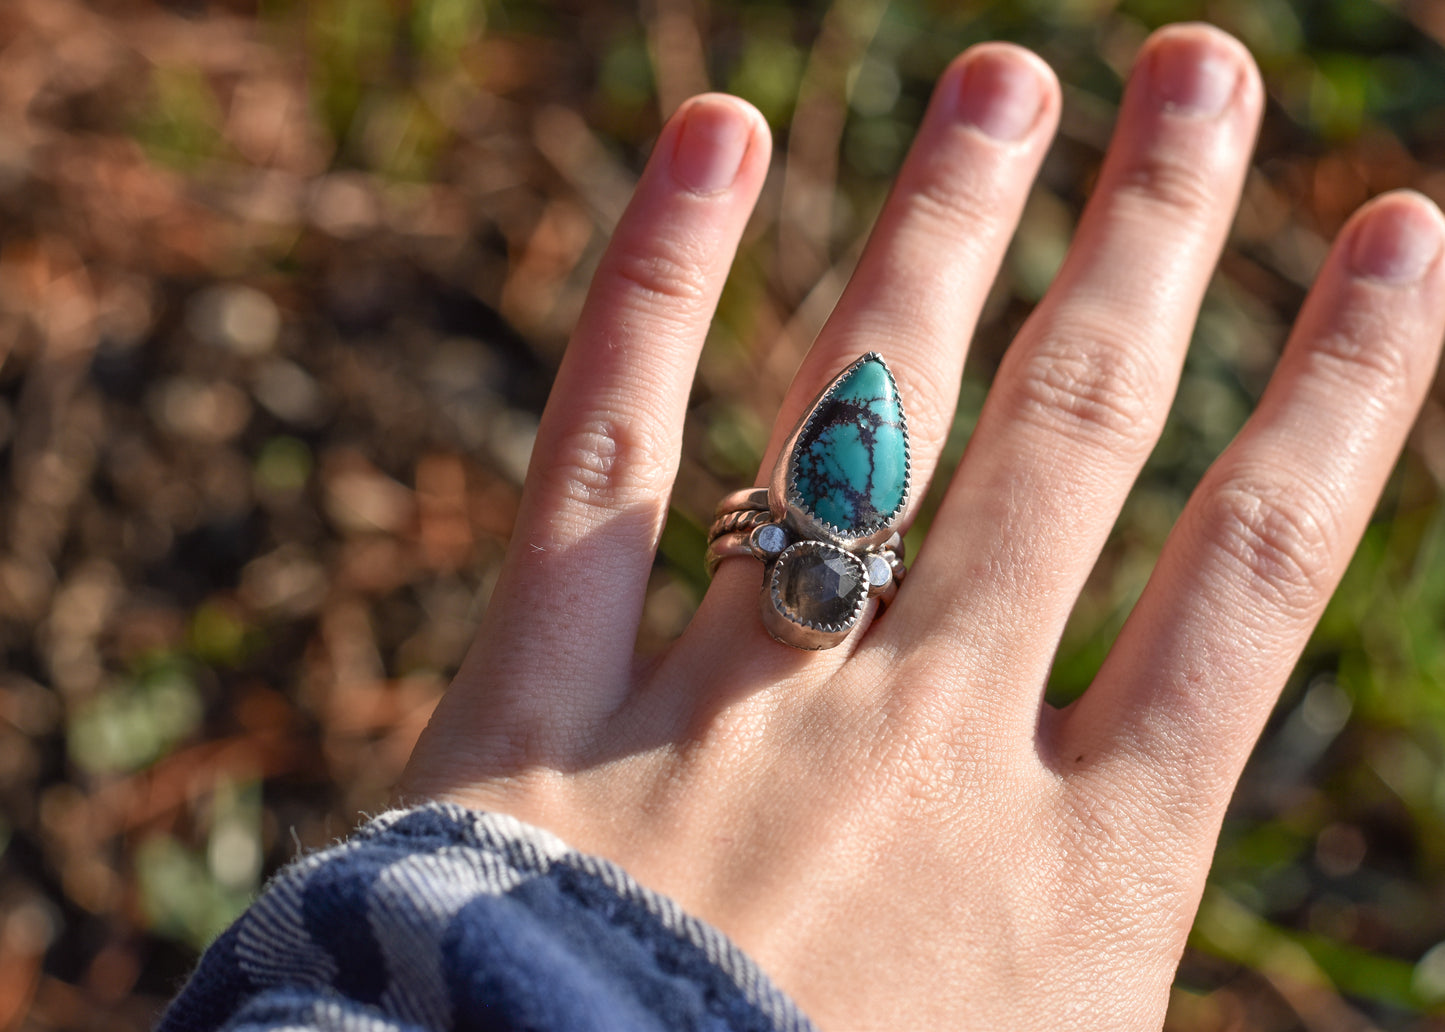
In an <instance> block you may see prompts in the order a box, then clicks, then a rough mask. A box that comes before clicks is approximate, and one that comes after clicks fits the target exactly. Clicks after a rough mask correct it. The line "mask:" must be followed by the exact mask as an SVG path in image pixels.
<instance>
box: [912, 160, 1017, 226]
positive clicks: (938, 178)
mask: <svg viewBox="0 0 1445 1032" xmlns="http://www.w3.org/2000/svg"><path fill="white" fill-rule="evenodd" d="M999 204H1000V201H999V198H998V197H996V196H992V195H991V193H990V192H989V191H987V190H985V189H984V188H983V187H981V186H980V185H979V184H978V183H976V182H972V181H970V179H969V177H965V176H960V175H959V174H958V168H957V166H954V165H947V166H945V165H944V163H942V162H937V163H933V164H930V165H929V166H928V167H926V168H924V169H922V170H921V171H920V172H919V175H918V177H917V178H916V179H915V180H914V182H913V183H912V184H910V190H909V196H908V213H909V216H910V221H912V222H913V223H914V224H915V225H917V226H920V227H922V228H923V229H925V230H926V231H927V232H928V233H930V234H932V235H935V236H942V237H945V238H947V239H948V240H949V241H950V242H951V243H953V245H954V246H957V242H958V241H960V240H962V241H968V240H972V239H974V238H975V236H977V235H979V234H981V233H983V232H985V231H988V230H991V229H992V217H993V215H994V213H996V212H997V211H998V208H999Z"/></svg>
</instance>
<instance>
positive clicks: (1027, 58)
mask: <svg viewBox="0 0 1445 1032" xmlns="http://www.w3.org/2000/svg"><path fill="white" fill-rule="evenodd" d="M1058 107H1059V103H1058V86H1057V83H1056V82H1055V80H1054V77H1053V74H1052V73H1051V72H1050V71H1049V69H1048V67H1047V66H1046V65H1045V64H1044V63H1043V62H1042V61H1041V60H1039V59H1038V58H1037V57H1035V56H1034V55H1032V54H1030V53H1028V52H1027V51H1025V50H1023V49H1021V48H1019V47H1015V46H1011V45H1008V44H998V43H991V44H984V45H981V46H977V47H974V48H973V49H971V50H969V51H968V52H966V53H965V54H963V55H962V56H960V57H959V58H958V59H957V60H956V61H955V62H954V64H953V65H952V66H951V67H950V68H949V70H948V71H947V72H946V73H945V74H944V75H943V76H942V77H941V78H940V80H939V84H938V87H937V88H936V90H935V91H934V96H933V100H932V102H931V103H930V105H929V110H928V113H927V115H926V116H925V118H924V121H923V124H922V126H921V127H920V129H919V133H918V136H917V138H916V139H915V141H914V144H913V147H912V150H911V151H910V154H909V158H908V160H907V162H906V163H905V165H904V168H903V170H902V171H901V173H900V175H899V178H898V181H897V183H896V184H895V186H894V189H893V192H892V194H891V196H890V198H889V200H888V202H887V204H886V205H885V206H884V208H883V211H882V212H881V214H880V215H879V217H878V222H877V225H876V226H875V228H874V230H873V233H872V235H871V237H870V239H869V243H868V246H867V248H866V249H865V250H864V253H863V256H862V258H861V259H860V260H859V264H858V268H857V270H856V271H855V272H854V274H853V277H852V279H851V281H850V282H849V285H848V288H847V290H846V291H845V292H844V294H843V297H842V299H841V300H840V301H839V303H838V306H837V308H836V309H835V311H834V312H833V314H832V316H831V318H830V319H829V320H828V322H827V325H826V326H825V327H824V328H823V330H822V332H821V333H820V334H819V337H818V340H817V342H816V343H815V344H814V345H813V348H812V349H811V351H810V352H809V354H808V356H807V358H806V359H805V361H804V362H803V365H802V367H801V369H800V370H799V371H798V374H797V376H796V377H795V378H794V380H793V384H792V387H791V388H790V390H789V392H788V396H787V399H786V400H785V402H784V405H783V408H782V410H781V412H780V413H779V415H778V420H777V423H776V425H775V432H774V435H773V441H772V444H771V446H770V448H769V450H768V454H767V456H766V458H765V460H764V464H763V471H762V474H761V476H762V477H763V478H766V476H767V473H768V471H769V470H770V469H771V467H772V464H773V462H774V460H775V458H776V455H777V452H778V449H779V447H780V445H781V443H782V440H783V438H784V437H785V436H786V434H787V432H788V431H789V430H790V429H791V427H792V425H793V424H794V422H795V421H796V420H797V419H798V417H799V416H800V415H801V414H802V412H803V410H804V408H805V407H806V406H807V405H808V403H809V401H810V400H811V399H812V398H813V397H814V396H815V395H816V394H817V392H818V391H819V390H820V389H821V388H822V387H823V386H824V385H825V384H826V383H827V382H828V381H829V380H831V379H832V378H833V377H834V376H835V375H836V374H837V373H838V372H839V371H841V370H842V369H843V368H844V367H846V366H847V365H848V364H849V363H850V362H852V361H853V360H855V359H856V358H858V357H859V355H861V354H863V353H864V352H867V351H878V352H880V353H882V354H883V356H884V358H885V359H886V360H887V361H888V363H889V364H890V366H891V368H892V370H893V372H894V375H895V376H896V378H897V380H898V385H899V391H900V393H901V395H902V400H903V406H904V410H905V412H906V414H907V419H908V431H909V438H910V453H911V459H912V477H913V482H914V488H913V491H912V494H913V496H914V497H921V495H922V493H923V490H924V489H925V488H926V485H927V481H928V478H929V476H930V475H931V474H932V471H933V469H934V467H935V465H936V464H937V461H938V455H939V452H940V451H941V450H942V446H943V441H944V438H945V437H946V436H947V434H948V429H949V425H950V424H951V422H952V418H953V408H954V405H955V404H956V402H957V397H958V386H959V380H960V376H961V372H962V369H963V361H964V354H965V352H966V349H967V342H968V339H969V337H970V335H971V333H972V330H973V325H974V323H975V321H976V320H977V318H978V313H979V310H980V309H981V308H982V306H983V303H984V300H985V299H986V297H987V295H988V290H989V287H990V285H991V284H992V282H993V279H994V276H995V274H996V272H997V269H998V266H999V263H1000V262H1001V261H1002V258H1003V253H1004V250H1005V248H1006V247H1007V245H1008V240H1009V238H1010V236H1011V235H1012V233H1013V228H1014V225H1015V223H1016V222H1017V220H1018V217H1019V214H1020V211H1021V210H1022V208H1023V204H1024V201H1025V199H1026V197H1027V195H1028V189H1029V185H1030V184H1031V183H1032V181H1033V178H1034V175H1035V174H1036V172H1037V171H1038V166H1039V163H1040V162H1041V161H1042V159H1043V155H1044V152H1045V150H1046V149H1047V146H1048V142H1049V139H1050V138H1051V136H1052V132H1053V127H1054V124H1055V122H1056V120H1057V117H1058ZM903 519H904V520H906V519H907V514H906V513H905V514H904V516H903ZM757 577H758V571H757V567H756V566H755V565H752V564H747V563H724V564H723V566H722V567H721V568H720V569H719V571H718V578H717V581H716V583H715V584H714V586H713V589H712V590H711V591H709V592H708V598H707V601H706V602H705V603H704V608H703V610H702V611H701V612H700V613H699V618H698V619H697V620H696V621H695V623H694V626H695V627H705V628H706V629H707V633H705V634H704V633H701V632H696V633H694V634H693V635H691V637H692V639H693V643H694V646H695V647H706V646H707V645H708V643H709V642H712V643H716V642H719V641H733V642H734V647H735V643H736V640H737V639H736V638H735V637H734V635H733V634H726V633H724V634H720V633H718V631H719V626H720V622H722V621H729V620H731V621H740V622H746V624H747V625H748V626H750V627H751V628H753V631H752V632H751V633H755V634H757V635H758V636H759V637H761V636H762V632H761V629H760V628H759V627H758V625H757V607H756V606H755V605H751V604H749V603H748V600H749V599H750V598H752V597H753V596H755V595H756V594H757V590H758V584H757ZM736 633H747V632H745V631H744V628H742V627H738V628H736ZM759 644H760V647H761V648H764V649H765V650H766V651H765V654H773V655H784V653H781V652H778V651H777V650H775V649H773V648H772V647H771V646H763V645H762V643H761V642H760V643H759ZM846 651H847V650H844V649H839V650H836V652H835V653H833V655H834V656H835V657H836V660H841V658H842V656H843V654H844V653H845V652H846ZM836 660H835V661H836ZM732 665H733V664H732V663H729V664H725V665H724V666H723V669H729V668H731V667H732Z"/></svg>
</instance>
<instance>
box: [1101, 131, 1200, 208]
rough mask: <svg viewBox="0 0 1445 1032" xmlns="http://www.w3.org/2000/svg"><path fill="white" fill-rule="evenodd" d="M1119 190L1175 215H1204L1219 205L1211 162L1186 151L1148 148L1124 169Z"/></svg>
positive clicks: (1135, 156) (1125, 195)
mask: <svg viewBox="0 0 1445 1032" xmlns="http://www.w3.org/2000/svg"><path fill="white" fill-rule="evenodd" d="M1118 191H1119V193H1120V194H1122V195H1123V196H1124V197H1126V198H1137V199H1139V200H1142V201H1144V202H1145V203H1146V204H1147V205H1149V206H1151V207H1154V206H1157V207H1162V208H1167V209H1169V210H1170V211H1171V212H1185V213H1189V214H1202V213H1204V212H1206V211H1208V210H1209V209H1210V208H1211V207H1212V206H1213V205H1214V203H1215V199H1216V188H1215V185H1214V182H1213V177H1212V175H1211V169H1210V168H1209V165H1208V163H1207V162H1200V161H1198V160H1191V155H1190V154H1188V153H1187V152H1185V151H1181V150H1178V149H1174V148H1165V147H1146V148H1144V149H1143V150H1142V151H1140V152H1139V153H1138V154H1136V155H1134V156H1133V158H1132V160H1130V161H1129V162H1128V163H1127V165H1126V166H1125V168H1124V169H1123V171H1122V173H1121V175H1120V179H1119V184H1118Z"/></svg>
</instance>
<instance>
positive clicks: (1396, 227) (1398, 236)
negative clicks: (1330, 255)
mask: <svg viewBox="0 0 1445 1032" xmlns="http://www.w3.org/2000/svg"><path fill="white" fill-rule="evenodd" d="M1439 255H1440V221H1439V219H1438V218H1437V217H1436V216H1434V215H1433V214H1432V213H1431V212H1430V210H1429V209H1428V208H1426V207H1425V206H1424V205H1422V204H1410V203H1393V204H1389V203H1387V204H1382V205H1380V206H1379V207H1378V208H1376V209H1375V210H1374V211H1372V212H1370V213H1369V215H1367V216H1366V217H1365V221H1364V225H1362V226H1360V228H1359V229H1358V230H1356V232H1355V240H1354V243H1353V244H1352V245H1351V247H1350V264H1351V265H1352V266H1353V267H1354V270H1355V272H1356V273H1357V274H1359V275H1361V276H1367V277H1369V278H1370V279H1376V280H1381V281H1383V282H1385V283H1395V284H1400V285H1404V284H1407V283H1414V282H1415V281H1416V280H1418V279H1420V277H1422V276H1424V275H1425V273H1426V271H1427V270H1428V269H1429V268H1430V266H1431V265H1433V264H1434V263H1435V259H1436V258H1437V257H1439Z"/></svg>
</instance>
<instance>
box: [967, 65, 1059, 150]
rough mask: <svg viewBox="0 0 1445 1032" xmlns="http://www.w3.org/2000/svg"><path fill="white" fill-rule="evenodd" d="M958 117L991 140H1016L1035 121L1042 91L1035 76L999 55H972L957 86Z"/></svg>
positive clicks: (1030, 69)
mask: <svg viewBox="0 0 1445 1032" xmlns="http://www.w3.org/2000/svg"><path fill="white" fill-rule="evenodd" d="M957 103H958V117H959V119H960V120H961V121H962V122H964V123H965V124H967V125H971V126H973V127H974V128H976V129H978V130H979V131H980V132H982V133H984V134H985V135H986V136H992V137H993V138H994V139H995V140H1003V141H1005V142H1007V141H1011V140H1017V139H1019V138H1020V137H1021V136H1023V135H1024V134H1025V133H1027V132H1028V131H1029V130H1030V129H1032V128H1033V126H1034V123H1035V122H1037V121H1038V119H1039V108H1041V107H1042V106H1043V103H1044V87H1043V83H1041V82H1040V81H1039V75H1038V72H1036V71H1035V70H1034V69H1033V68H1031V67H1029V65H1028V64H1027V63H1026V62H1025V61H1023V60H1021V59H1019V58H1017V57H1012V56H1009V55H1007V54H1003V53H996V52H993V53H991V52H985V53H982V54H978V55H976V56H975V57H974V58H973V59H972V60H971V61H969V63H968V67H966V68H965V69H964V70H963V80H962V81H961V82H960V83H959V86H958V101H957Z"/></svg>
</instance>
